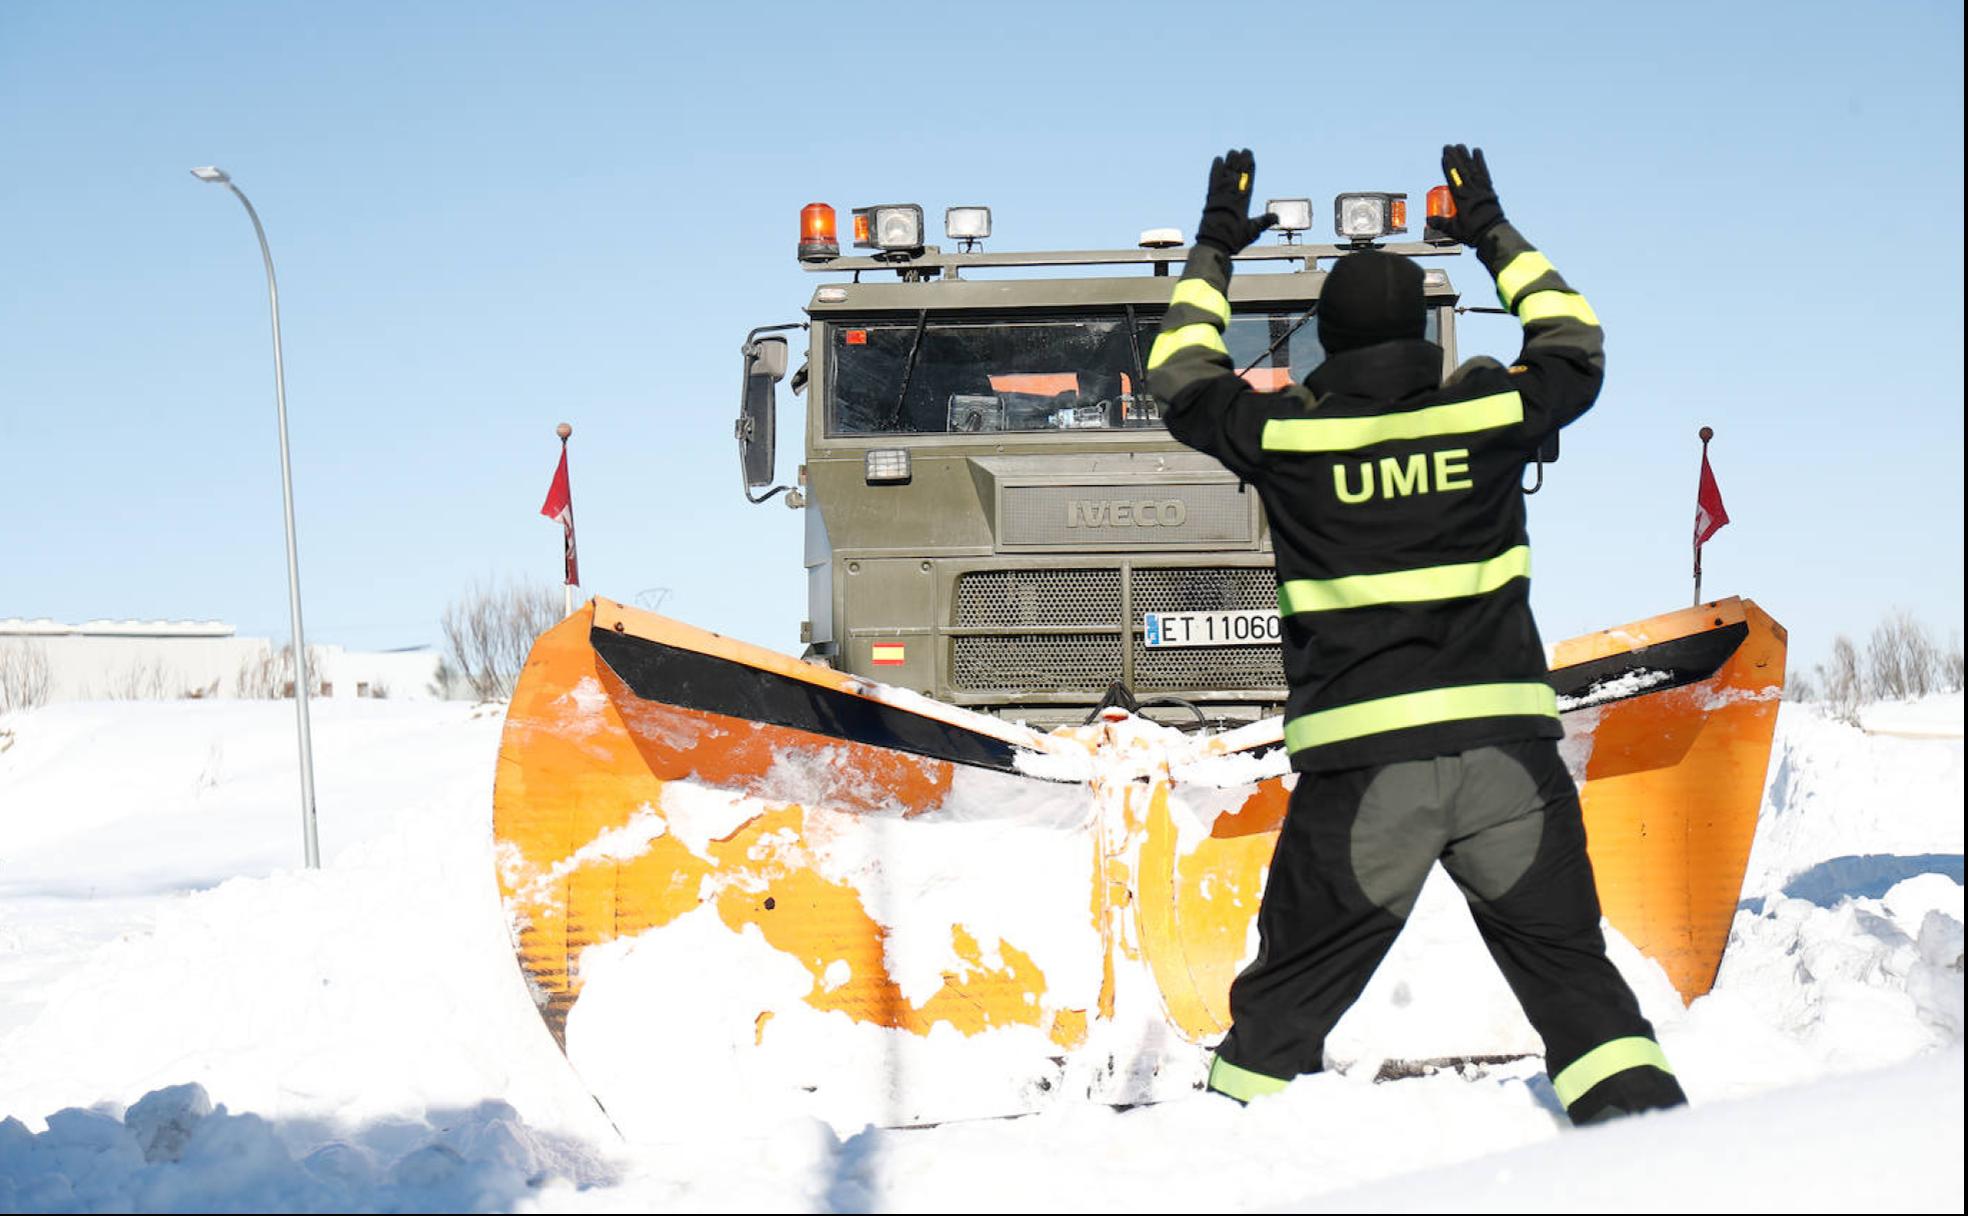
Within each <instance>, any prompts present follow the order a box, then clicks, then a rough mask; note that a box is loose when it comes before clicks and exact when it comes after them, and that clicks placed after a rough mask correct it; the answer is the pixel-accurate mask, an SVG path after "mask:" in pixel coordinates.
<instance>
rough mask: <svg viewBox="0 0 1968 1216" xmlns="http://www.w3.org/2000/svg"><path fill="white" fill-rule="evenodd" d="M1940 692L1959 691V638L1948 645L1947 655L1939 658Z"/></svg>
mask: <svg viewBox="0 0 1968 1216" xmlns="http://www.w3.org/2000/svg"><path fill="white" fill-rule="evenodd" d="M1941 691H1943V692H1960V691H1961V638H1960V637H1959V636H1957V637H1956V638H1955V639H1954V640H1953V641H1952V642H1949V643H1948V648H1947V653H1946V654H1943V655H1942V656H1941Z"/></svg>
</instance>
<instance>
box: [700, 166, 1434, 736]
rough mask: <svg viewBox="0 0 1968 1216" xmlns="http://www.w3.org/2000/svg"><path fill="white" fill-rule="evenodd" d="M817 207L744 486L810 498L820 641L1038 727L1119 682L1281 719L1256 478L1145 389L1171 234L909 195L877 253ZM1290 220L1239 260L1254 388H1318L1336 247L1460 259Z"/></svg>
mask: <svg viewBox="0 0 1968 1216" xmlns="http://www.w3.org/2000/svg"><path fill="white" fill-rule="evenodd" d="M1347 197H1357V196H1342V203H1343V201H1344V199H1345V198H1347ZM1380 197H1388V198H1393V197H1398V196H1380ZM821 207H824V205H823V204H813V205H811V206H809V207H808V208H807V209H806V213H805V215H804V216H803V228H802V243H801V254H802V260H803V261H805V263H806V265H807V266H808V268H809V269H811V270H814V271H817V272H821V273H824V274H826V275H828V276H829V277H828V281H826V282H824V283H823V284H822V285H820V286H819V287H818V288H816V289H815V291H814V292H813V295H812V297H811V299H809V300H808V302H807V305H806V309H805V320H803V321H800V322H794V323H791V324H788V325H779V326H768V327H762V328H761V329H758V330H754V331H753V332H752V333H751V334H750V335H749V336H748V338H747V340H746V343H745V347H744V372H745V375H744V401H743V406H742V408H741V415H740V418H739V420H738V428H737V429H738V437H739V446H740V453H741V464H742V465H743V467H744V470H745V472H744V480H745V487H746V494H747V496H748V497H750V498H752V499H753V500H754V501H764V500H766V499H768V498H770V497H772V496H773V495H774V494H778V493H784V494H785V500H786V502H787V503H788V504H789V505H792V506H795V507H797V508H800V509H802V510H804V512H805V538H806V539H805V564H806V569H807V574H808V613H807V618H806V621H805V623H804V624H803V626H802V629H801V633H802V640H803V641H804V642H805V644H806V650H805V655H804V657H805V658H806V659H808V660H809V661H812V662H817V663H824V664H826V665H829V666H831V667H833V668H836V669H838V670H842V671H846V672H850V673H853V674H855V675H858V676H863V677H866V678H868V679H870V680H875V681H879V682H881V683H883V684H888V685H892V686H898V687H901V688H905V689H909V690H911V691H914V692H918V693H921V694H923V695H924V696H928V697H932V698H934V699H936V700H939V701H943V702H945V703H948V704H953V705H961V706H965V707H967V708H971V709H977V710H982V711H986V712H991V713H996V714H1001V715H1004V716H1007V717H1012V718H1017V719H1021V720H1024V721H1027V722H1031V723H1033V724H1035V725H1052V724H1057V723H1061V722H1067V721H1074V722H1077V721H1080V720H1082V719H1085V718H1086V717H1087V716H1088V715H1089V714H1090V713H1091V712H1092V711H1093V710H1094V709H1095V708H1097V707H1098V706H1099V705H1101V704H1102V703H1103V702H1106V703H1113V702H1114V701H1116V700H1119V701H1120V702H1121V703H1123V704H1126V705H1128V706H1129V707H1134V706H1136V705H1137V704H1138V705H1139V707H1140V709H1141V711H1142V712H1144V713H1147V714H1149V715H1151V716H1153V717H1156V718H1158V719H1161V720H1165V721H1169V722H1171V723H1173V724H1178V725H1180V724H1186V723H1192V722H1194V723H1203V722H1207V723H1210V724H1230V723H1236V722H1243V721H1251V720H1255V719H1258V718H1261V717H1266V716H1270V715H1273V714H1276V713H1278V712H1280V711H1281V710H1282V707H1283V704H1284V699H1285V676H1284V670H1283V667H1282V664H1281V660H1280V654H1279V646H1278V618H1277V582H1276V577H1275V574H1274V569H1273V564H1272V557H1271V542H1270V536H1269V532H1268V529H1267V527H1266V523H1265V519H1264V511H1263V509H1262V506H1261V505H1260V503H1259V501H1258V496H1257V494H1256V493H1255V492H1253V491H1252V490H1251V489H1250V488H1249V487H1248V486H1245V485H1243V484H1241V483H1240V482H1239V481H1238V479H1237V478H1236V477H1235V476H1234V475H1232V474H1231V473H1229V472H1228V471H1226V470H1225V469H1224V468H1223V467H1222V466H1221V465H1220V464H1218V463H1217V462H1216V461H1215V460H1214V459H1213V458H1211V457H1208V456H1205V455H1202V454H1201V453H1197V452H1194V451H1191V450H1190V449H1188V448H1186V447H1184V446H1183V445H1182V444H1180V443H1178V442H1177V441H1176V440H1175V439H1173V438H1172V437H1171V436H1170V435H1169V433H1168V430H1167V428H1166V426H1165V425H1164V424H1163V421H1162V416H1161V412H1162V407H1161V403H1159V402H1157V401H1156V400H1155V399H1154V397H1153V396H1152V395H1150V394H1149V392H1148V390H1147V385H1146V376H1145V360H1146V358H1147V354H1148V350H1149V347H1150V345H1151V344H1152V343H1153V341H1154V337H1155V333H1156V330H1157V328H1158V326H1159V325H1160V322H1161V316H1162V313H1163V311H1164V310H1165V309H1166V308H1167V306H1168V301H1169V294H1170V291H1171V289H1172V287H1173V284H1174V280H1173V278H1171V277H1170V273H1171V268H1172V267H1175V266H1178V265H1179V264H1180V263H1181V262H1182V261H1183V259H1184V257H1185V254H1186V250H1185V249H1184V248H1183V247H1181V245H1180V243H1179V237H1177V236H1176V234H1174V233H1173V232H1171V231H1169V230H1166V229H1163V230H1153V231H1151V232H1149V233H1145V234H1143V240H1142V242H1141V244H1140V245H1139V246H1138V247H1136V248H1133V249H1117V250H1093V251H1053V252H1037V253H998V252H985V251H981V250H979V249H978V248H976V245H977V243H978V240H979V238H978V237H976V236H966V235H961V234H960V233H959V227H960V226H961V225H959V227H953V228H952V232H953V234H958V239H959V240H960V241H961V242H962V243H963V245H964V246H965V248H962V249H960V250H959V251H957V252H952V253H946V252H944V251H943V250H941V249H940V248H937V247H935V246H925V245H924V244H923V243H922V240H921V231H922V220H921V210H920V208H914V207H910V206H908V205H902V206H897V207H886V208H866V209H863V210H862V211H857V212H856V213H855V218H856V232H857V236H858V237H860V238H861V241H860V243H861V244H862V245H863V246H864V247H871V248H873V249H874V252H873V253H872V254H870V255H869V256H863V257H841V256H839V255H838V253H837V246H832V247H831V248H830V244H831V243H830V242H829V241H826V240H819V239H815V238H816V237H817V236H824V237H831V236H832V212H831V208H827V209H825V213H824V220H825V222H824V224H820V223H816V222H815V218H816V217H815V209H816V208H821ZM982 210H983V209H981V208H962V209H959V208H953V209H952V217H953V218H954V217H955V213H957V212H959V211H967V212H973V213H974V212H977V211H982ZM1304 211H1305V212H1306V213H1307V214H1309V211H1310V207H1309V204H1308V205H1306V206H1305V208H1304ZM911 212H913V215H911V214H910V213H911ZM897 213H900V216H899V219H898V217H897ZM1342 214H1343V209H1342ZM911 220H912V221H913V227H911ZM970 224H971V227H970V228H969V229H967V231H972V232H974V231H975V219H974V216H973V217H970ZM983 226H984V231H985V232H986V233H988V212H987V213H986V217H985V220H984V225H983ZM1301 230H1302V227H1301V228H1299V229H1288V230H1287V231H1285V232H1284V233H1282V234H1281V237H1280V239H1279V243H1277V244H1269V245H1265V246H1261V247H1255V248H1253V249H1251V250H1249V251H1247V252H1246V253H1244V254H1241V255H1239V256H1238V257H1237V259H1236V262H1237V274H1236V276H1235V278H1234V279H1233V280H1232V282H1231V289H1230V304H1231V312H1232V315H1231V321H1230V325H1229V327H1228V330H1227V332H1226V334H1225V342H1226V344H1227V346H1228V347H1229V351H1230V356H1231V358H1232V360H1233V361H1234V362H1235V364H1236V366H1237V367H1238V368H1239V370H1240V371H1241V372H1242V374H1243V375H1244V377H1245V379H1247V380H1249V381H1250V382H1251V383H1252V384H1253V385H1255V386H1257V387H1259V388H1264V389H1275V388H1282V387H1284V386H1285V385H1287V384H1290V383H1292V382H1294V381H1302V380H1303V379H1304V378H1305V376H1306V375H1307V373H1309V372H1310V371H1311V370H1312V369H1313V368H1315V367H1316V366H1318V364H1319V363H1320V362H1321V361H1322V360H1323V358H1324V352H1323V351H1322V350H1321V348H1320V346H1319V341H1318V334H1317V326H1316V324H1314V323H1312V319H1313V317H1314V316H1315V314H1316V310H1317V307H1318V299H1319V290H1320V286H1321V284H1322V283H1323V281H1324V279H1325V272H1324V271H1323V270H1321V269H1320V265H1319V264H1320V262H1321V261H1325V262H1327V263H1328V264H1330V262H1331V260H1332V259H1334V258H1337V257H1343V256H1345V255H1346V254H1348V253H1350V252H1353V251H1356V250H1358V249H1365V248H1387V249H1390V250H1391V251H1393V252H1398V253H1404V254H1409V255H1421V256H1426V255H1443V254H1449V253H1453V252H1454V250H1453V249H1452V248H1444V247H1441V246H1438V245H1434V244H1416V245H1386V246H1384V245H1379V244H1375V243H1374V242H1373V239H1372V237H1373V236H1379V235H1384V232H1380V233H1374V234H1372V236H1369V237H1368V238H1366V239H1360V238H1359V237H1357V236H1356V237H1355V239H1354V240H1353V241H1352V242H1351V243H1349V244H1347V245H1311V244H1300V243H1298V232H1299V231H1301ZM1426 279H1427V293H1428V302H1429V328H1428V334H1427V336H1428V338H1429V339H1430V340H1431V341H1434V342H1436V343H1438V344H1440V345H1441V347H1442V349H1443V359H1444V370H1445V372H1446V371H1447V370H1448V368H1450V367H1452V366H1453V365H1454V362H1455V358H1456V355H1455V328H1454V322H1455V305H1456V294H1455V291H1454V289H1453V287H1452V286H1451V285H1450V283H1449V280H1448V276H1447V275H1446V274H1445V273H1444V272H1443V271H1441V270H1439V269H1431V270H1429V271H1427V274H1426ZM793 330H803V331H804V334H805V339H806V354H805V361H804V365H803V366H802V367H801V368H800V369H799V371H798V373H797V374H795V376H794V377H793V382H792V388H793V390H794V391H795V392H804V393H805V394H806V396H807V402H808V404H807V410H806V433H805V459H804V462H803V463H802V465H801V466H800V475H799V482H800V484H799V485H798V486H797V487H771V482H772V479H773V478H772V474H773V463H772V447H773V434H774V429H775V417H774V414H775V401H774V386H775V385H776V384H777V382H778V381H779V380H780V378H781V377H783V375H784V373H785V369H786V367H787V364H788V358H787V345H786V337H785V334H787V333H789V332H791V331H793ZM768 487H771V488H769V489H768ZM760 491H764V492H763V493H761V492H760Z"/></svg>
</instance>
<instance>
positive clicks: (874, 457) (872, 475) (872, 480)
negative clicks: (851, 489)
mask: <svg viewBox="0 0 1968 1216" xmlns="http://www.w3.org/2000/svg"><path fill="white" fill-rule="evenodd" d="M867 472H868V484H869V485H871V486H878V485H900V484H902V483H904V482H907V481H908V480H909V477H910V470H909V449H908V448H871V449H869V451H868V461H867Z"/></svg>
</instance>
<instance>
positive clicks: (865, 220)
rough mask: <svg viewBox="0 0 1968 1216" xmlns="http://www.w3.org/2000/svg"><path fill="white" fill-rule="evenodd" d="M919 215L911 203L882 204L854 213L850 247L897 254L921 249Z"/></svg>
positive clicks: (859, 209) (856, 209)
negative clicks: (852, 235) (852, 241)
mask: <svg viewBox="0 0 1968 1216" xmlns="http://www.w3.org/2000/svg"><path fill="white" fill-rule="evenodd" d="M922 245H923V212H922V208H921V207H919V206H917V205H916V204H914V203H884V204H882V205H881V206H878V207H856V208H855V209H854V247H855V248H856V249H879V250H881V251H882V252H884V253H901V252H905V251H908V250H912V249H921V248H922Z"/></svg>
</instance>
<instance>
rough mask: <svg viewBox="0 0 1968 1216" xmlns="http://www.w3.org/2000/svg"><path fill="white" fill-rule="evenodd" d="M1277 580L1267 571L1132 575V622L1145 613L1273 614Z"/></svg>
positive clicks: (1229, 569)
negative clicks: (1246, 612) (1244, 612)
mask: <svg viewBox="0 0 1968 1216" xmlns="http://www.w3.org/2000/svg"><path fill="white" fill-rule="evenodd" d="M1277 610H1278V580H1277V577H1276V576H1275V575H1273V574H1272V573H1271V571H1270V570H1268V569H1264V568H1259V569H1254V570H1253V569H1243V568H1238V567H1211V566H1204V567H1192V568H1187V569H1169V570H1136V571H1135V572H1134V621H1133V624H1135V625H1137V626H1138V625H1140V624H1141V614H1142V613H1144V612H1241V611H1259V612H1276V611H1277Z"/></svg>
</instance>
